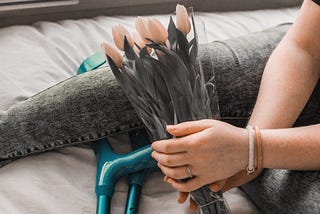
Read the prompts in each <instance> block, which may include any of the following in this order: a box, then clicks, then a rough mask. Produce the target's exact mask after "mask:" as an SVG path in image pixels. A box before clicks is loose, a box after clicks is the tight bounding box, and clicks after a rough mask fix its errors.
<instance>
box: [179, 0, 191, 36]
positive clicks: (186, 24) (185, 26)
mask: <svg viewBox="0 0 320 214" xmlns="http://www.w3.org/2000/svg"><path fill="white" fill-rule="evenodd" d="M176 14H177V18H176V19H177V23H176V25H177V28H178V29H179V30H180V31H181V32H182V33H184V34H185V35H187V34H188V33H189V32H190V30H191V24H190V20H189V16H188V12H187V9H186V8H185V7H184V6H183V5H180V4H177V6H176Z"/></svg>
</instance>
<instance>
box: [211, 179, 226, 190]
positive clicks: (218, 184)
mask: <svg viewBox="0 0 320 214" xmlns="http://www.w3.org/2000/svg"><path fill="white" fill-rule="evenodd" d="M226 182H227V179H223V180H220V181H216V182H214V183H212V184H209V187H210V189H211V191H213V192H219V191H220V190H221V189H222V188H223V187H224V185H225V184H226Z"/></svg>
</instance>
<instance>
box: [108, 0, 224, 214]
mask: <svg viewBox="0 0 320 214" xmlns="http://www.w3.org/2000/svg"><path fill="white" fill-rule="evenodd" d="M176 14H177V16H176V17H177V19H176V23H174V21H173V19H172V17H170V22H169V25H168V29H167V30H166V29H165V27H164V26H163V25H162V24H161V22H160V21H158V20H157V19H155V18H148V19H145V18H142V17H138V18H137V20H136V23H135V26H136V30H137V33H134V34H133V35H132V36H131V34H130V33H129V32H128V31H127V30H126V29H125V28H124V27H123V26H121V25H118V26H115V27H113V29H112V33H113V38H114V42H115V45H116V46H117V47H118V48H119V49H120V50H121V51H123V53H124V54H123V55H122V54H121V53H119V51H118V50H116V49H115V48H113V47H112V46H111V45H109V44H103V45H102V47H103V49H104V50H105V53H106V55H107V60H108V62H109V65H110V67H111V70H112V72H113V74H114V75H115V77H116V79H117V80H118V82H119V84H120V85H121V87H122V88H123V90H124V91H125V94H126V96H127V97H128V99H129V101H130V102H131V104H132V106H133V107H134V109H135V110H136V112H137V114H138V115H139V117H140V118H141V120H142V122H143V123H144V125H145V128H146V130H147V131H148V134H149V136H150V138H151V140H152V141H155V140H161V139H167V138H170V137H172V136H170V135H169V134H168V133H167V131H166V125H167V124H177V123H181V122H185V121H191V120H199V119H206V118H213V115H217V114H218V107H217V106H214V107H213V108H212V106H211V100H210V98H211V97H214V95H215V94H214V93H215V91H214V90H213V89H214V85H213V84H212V83H205V80H204V76H203V72H202V70H201V64H200V63H199V57H198V41H197V33H196V28H195V21H194V16H193V14H191V15H190V18H189V14H188V12H187V10H186V8H185V7H184V6H182V5H177V8H176ZM212 109H214V112H212ZM191 196H192V198H193V199H194V200H195V201H196V202H197V203H198V204H199V205H200V207H201V211H202V213H204V214H209V213H210V214H213V213H228V212H229V209H228V208H227V205H226V203H225V201H224V199H223V196H222V194H221V192H218V193H215V192H212V191H211V190H210V188H209V187H208V186H204V187H202V188H200V189H198V190H195V191H193V192H191ZM204 205H205V206H204Z"/></svg>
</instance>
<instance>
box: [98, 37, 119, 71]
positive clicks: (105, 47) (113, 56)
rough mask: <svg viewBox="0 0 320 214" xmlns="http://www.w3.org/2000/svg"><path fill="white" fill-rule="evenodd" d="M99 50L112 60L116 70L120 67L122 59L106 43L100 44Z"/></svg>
mask: <svg viewBox="0 0 320 214" xmlns="http://www.w3.org/2000/svg"><path fill="white" fill-rule="evenodd" d="M101 48H102V49H103V50H104V52H105V54H106V55H108V56H109V57H110V58H111V59H112V60H113V62H114V63H115V64H116V66H117V67H118V68H120V67H121V66H122V62H123V58H122V56H121V54H120V53H119V52H118V51H117V50H116V49H115V48H113V47H112V46H111V45H109V44H106V43H103V44H101Z"/></svg>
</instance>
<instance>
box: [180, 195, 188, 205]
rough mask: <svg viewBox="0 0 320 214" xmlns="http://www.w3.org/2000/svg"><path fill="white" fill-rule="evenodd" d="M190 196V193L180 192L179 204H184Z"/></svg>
mask: <svg viewBox="0 0 320 214" xmlns="http://www.w3.org/2000/svg"><path fill="white" fill-rule="evenodd" d="M188 196H189V193H188V192H179V196H178V203H180V204H183V203H184V202H185V201H186V200H187V198H188Z"/></svg>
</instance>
